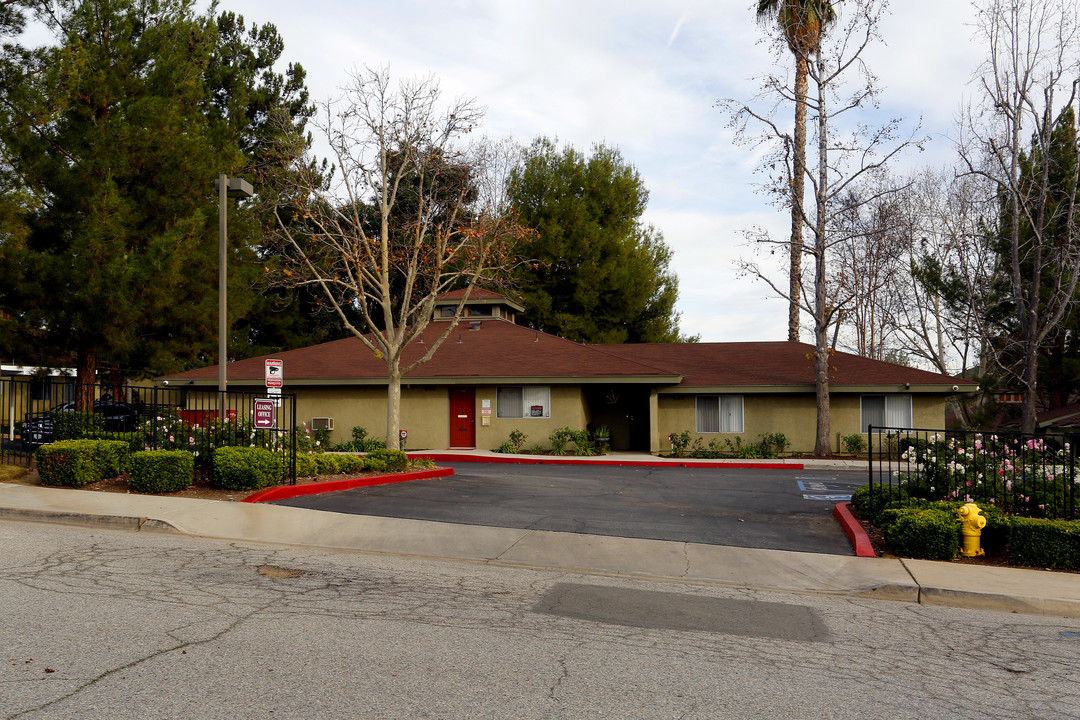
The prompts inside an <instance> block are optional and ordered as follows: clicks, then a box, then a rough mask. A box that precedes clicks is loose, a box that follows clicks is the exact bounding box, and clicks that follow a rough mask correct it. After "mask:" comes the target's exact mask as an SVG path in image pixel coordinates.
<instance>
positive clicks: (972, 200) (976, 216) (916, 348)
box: [887, 168, 998, 375]
mask: <svg viewBox="0 0 1080 720" xmlns="http://www.w3.org/2000/svg"><path fill="white" fill-rule="evenodd" d="M902 205H903V207H904V208H905V209H906V210H907V212H906V214H905V224H906V229H905V231H904V232H905V233H906V234H907V235H908V236H909V238H910V243H909V246H908V248H907V250H908V252H907V255H906V257H905V261H904V263H905V266H906V270H907V271H906V272H905V273H904V274H902V275H900V276H898V283H897V285H896V286H895V287H893V288H892V289H891V290H890V292H892V293H893V294H894V295H895V296H896V297H897V299H898V303H897V305H896V314H895V315H894V316H893V317H890V318H888V319H887V322H888V323H889V325H890V326H891V327H892V328H893V337H894V339H895V342H896V346H897V348H898V349H899V350H901V351H903V352H905V353H907V354H909V355H910V356H912V357H914V358H916V359H918V360H920V361H921V362H923V363H925V364H927V365H929V366H931V367H932V368H933V369H935V370H937V371H938V372H941V373H945V374H968V373H969V371H970V370H972V368H973V365H974V364H975V363H976V362H979V361H980V360H981V358H982V357H983V353H982V348H983V347H984V346H985V345H986V340H985V338H984V336H983V335H982V333H981V324H980V323H979V322H978V320H977V318H978V317H979V315H980V312H981V307H980V306H981V303H982V299H983V298H986V297H987V295H988V292H989V287H990V284H991V282H992V281H993V278H994V277H995V275H996V271H997V263H996V255H995V254H994V253H993V252H992V251H991V249H990V247H989V246H988V245H987V243H986V242H985V233H986V227H987V222H988V221H990V220H992V219H993V218H994V217H996V213H997V210H998V203H997V194H996V192H995V188H994V187H992V186H990V185H988V183H986V181H985V179H984V178H982V177H980V176H976V175H971V174H962V173H957V172H956V171H955V170H954V169H949V168H943V169H939V170H934V169H923V170H922V171H920V172H919V173H918V174H917V175H916V176H915V177H913V178H912V180H911V182H910V184H909V185H908V188H907V190H906V191H905V192H904V194H903V198H902ZM983 370H985V368H981V369H976V370H975V374H977V375H981V374H983V372H982V371H983Z"/></svg>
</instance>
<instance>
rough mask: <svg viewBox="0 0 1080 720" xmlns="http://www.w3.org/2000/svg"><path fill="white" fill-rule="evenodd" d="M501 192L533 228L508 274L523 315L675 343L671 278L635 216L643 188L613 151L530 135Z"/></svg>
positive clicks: (655, 240)
mask: <svg viewBox="0 0 1080 720" xmlns="http://www.w3.org/2000/svg"><path fill="white" fill-rule="evenodd" d="M509 185H510V187H509V191H508V194H509V200H510V203H511V206H512V207H513V209H514V211H515V212H516V213H517V214H518V216H519V219H520V221H521V222H522V224H524V225H525V226H527V227H530V228H533V229H535V230H536V231H537V232H538V234H539V237H538V238H537V239H536V240H534V241H533V242H532V244H531V245H530V253H531V254H532V257H533V258H534V260H533V262H531V263H528V264H526V265H525V266H524V267H523V268H522V269H521V270H520V271H519V272H518V274H517V278H516V280H517V284H518V288H519V291H520V293H521V295H522V298H523V304H524V305H525V314H524V316H523V317H522V318H521V320H522V322H524V323H526V324H528V325H530V326H531V327H535V328H537V329H539V330H543V331H544V332H550V333H553V334H555V335H560V336H562V337H565V338H569V339H571V340H576V341H578V342H588V343H632V342H676V341H678V340H679V339H680V337H679V326H678V324H679V316H678V313H676V312H675V301H676V299H677V298H678V281H677V279H676V277H675V276H674V274H672V273H671V271H670V269H669V265H670V262H671V250H670V248H668V246H667V245H666V244H665V243H664V239H663V236H662V235H661V234H660V233H659V232H658V231H657V230H656V229H655V228H653V227H652V226H648V225H644V224H642V222H641V215H642V213H644V212H645V206H646V203H647V202H648V197H649V193H648V190H647V189H646V188H645V184H644V182H643V181H642V179H641V176H640V175H639V174H638V172H637V170H636V169H635V168H634V167H633V166H631V165H629V164H628V163H626V161H625V160H623V157H622V155H621V154H620V153H619V151H618V150H615V149H612V148H608V147H605V146H604V145H597V146H595V147H594V148H593V151H592V154H591V155H589V156H588V157H586V156H585V155H583V154H582V153H580V152H579V151H577V150H575V149H574V148H570V147H567V148H564V149H562V150H560V149H559V148H558V147H557V146H556V144H555V143H554V142H553V141H552V140H550V139H547V138H538V139H537V140H535V141H534V142H533V144H532V145H531V146H530V147H529V148H528V149H527V150H526V151H525V154H524V158H523V160H522V161H521V163H520V164H519V165H518V167H517V168H515V169H514V170H513V171H512V172H511V177H510V181H509Z"/></svg>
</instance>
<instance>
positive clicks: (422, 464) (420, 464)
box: [409, 457, 438, 470]
mask: <svg viewBox="0 0 1080 720" xmlns="http://www.w3.org/2000/svg"><path fill="white" fill-rule="evenodd" d="M437 467H438V465H436V464H435V461H434V460H432V459H431V458H427V457H418V458H411V459H410V460H409V470H434V469H435V468H437Z"/></svg>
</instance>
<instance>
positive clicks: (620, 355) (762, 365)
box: [168, 320, 974, 391]
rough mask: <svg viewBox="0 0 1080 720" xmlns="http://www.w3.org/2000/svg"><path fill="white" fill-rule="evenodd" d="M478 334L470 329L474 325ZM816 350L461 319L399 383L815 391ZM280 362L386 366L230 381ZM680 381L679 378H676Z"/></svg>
mask: <svg viewBox="0 0 1080 720" xmlns="http://www.w3.org/2000/svg"><path fill="white" fill-rule="evenodd" d="M474 326H475V327H476V329H471V328H472V327H474ZM443 329H444V325H443V324H442V323H438V322H434V323H432V324H431V325H430V326H429V327H428V329H427V330H426V331H425V333H424V337H425V338H426V340H427V343H424V344H421V343H420V342H418V341H417V342H414V343H413V344H412V345H411V346H410V347H409V348H408V349H407V350H406V352H405V357H404V361H403V362H402V365H403V366H405V365H408V364H409V363H410V362H412V361H413V360H415V359H416V358H418V357H420V355H421V354H422V353H425V352H427V350H428V349H429V348H430V344H428V343H431V342H434V341H435V340H436V339H437V338H438V337H439V335H440V334H441V332H442V331H443ZM813 351H814V347H813V346H812V345H809V344H806V343H793V342H742V343H670V344H634V345H583V344H581V343H576V342H573V341H571V340H566V339H563V338H560V337H557V336H555V335H548V334H547V333H542V332H537V331H535V330H530V329H529V328H526V327H522V326H520V325H515V324H514V323H511V322H506V321H503V320H484V321H480V322H475V321H474V322H472V323H470V322H468V321H462V322H461V323H459V324H458V325H457V327H455V328H454V329H453V331H452V332H451V334H450V337H448V338H447V339H446V340H445V341H444V342H443V344H442V345H441V346H440V347H439V349H438V351H437V352H436V353H435V355H434V356H433V357H432V358H431V359H430V360H429V361H427V362H426V363H424V364H422V365H420V366H419V367H418V368H416V369H415V370H413V372H412V373H410V374H409V375H408V376H407V378H406V381H407V382H423V381H424V380H425V379H428V380H434V381H438V380H452V379H454V378H468V379H471V380H473V381H474V382H479V381H485V380H486V381H489V382H496V381H498V380H500V379H503V378H536V379H537V380H540V381H554V380H556V379H559V380H563V381H566V382H573V381H574V380H580V381H583V382H587V381H589V380H590V379H600V378H612V379H615V380H619V381H622V382H644V383H654V384H657V385H676V384H678V385H679V386H680V387H725V386H728V387H754V386H760V387H770V386H772V387H785V386H787V387H802V388H806V387H813V385H814V366H813ZM270 357H273V358H277V359H280V360H282V361H284V375H285V382H286V384H289V383H290V382H299V381H304V382H306V383H309V384H310V383H318V382H325V383H327V384H333V383H348V382H370V383H381V382H385V379H386V365H385V363H384V362H383V360H382V359H380V358H378V357H376V356H375V355H374V353H372V352H371V351H370V350H368V349H367V348H366V347H365V346H364V345H363V343H361V342H360V340H358V339H356V338H346V339H344V340H336V341H334V342H328V343H323V344H321V345H313V346H310V347H306V348H300V349H298V350H290V351H288V352H283V353H277V354H275V355H266V356H262V357H256V358H250V359H247V360H240V361H238V362H234V363H230V364H229V368H228V375H229V378H230V380H231V381H233V382H240V383H245V384H251V383H253V382H254V383H257V384H260V385H261V384H262V382H263V379H264V372H265V370H264V368H265V364H264V361H265V360H266V359H267V358H270ZM831 365H832V372H831V376H830V381H831V384H832V386H833V387H834V388H842V387H844V386H873V385H881V386H896V385H903V384H904V383H911V384H912V385H920V386H939V387H941V389H942V390H943V391H948V390H951V386H952V385H960V386H961V387H965V388H968V389H970V388H973V387H974V383H972V382H971V381H967V380H961V379H957V378H953V377H950V376H948V375H939V374H937V373H932V372H927V371H925V370H919V369H916V368H909V367H904V366H901V365H894V364H892V363H886V362H881V361H878V360H871V359H869V358H864V357H859V356H856V355H850V354H848V353H841V352H838V353H834V354H833V355H832V361H831ZM168 379H169V380H195V381H207V382H209V381H213V380H216V379H217V367H216V366H212V367H206V368H200V369H198V370H191V371H189V372H185V373H180V374H178V375H172V376H169V377H168ZM680 380H681V382H680Z"/></svg>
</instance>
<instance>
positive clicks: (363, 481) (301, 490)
mask: <svg viewBox="0 0 1080 720" xmlns="http://www.w3.org/2000/svg"><path fill="white" fill-rule="evenodd" d="M453 474H454V470H453V468H438V469H436V470H418V471H416V472H411V473H400V474H397V475H379V476H378V477H366V478H350V479H347V480H331V481H330V482H323V483H308V484H306V485H279V486H278V487H272V488H266V489H265V490H260V491H259V492H257V493H254V494H252V495H248V496H247V497H246V498H244V499H243V500H241V501H240V502H249V503H259V502H273V501H274V500H288V499H289V498H294V497H300V496H302V495H320V494H322V493H328V492H337V491H338V490H352V489H353V488H358V487H372V486H374V485H389V484H391V483H399V482H408V481H409V480H426V479H428V478H437V477H449V476H450V475H453Z"/></svg>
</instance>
